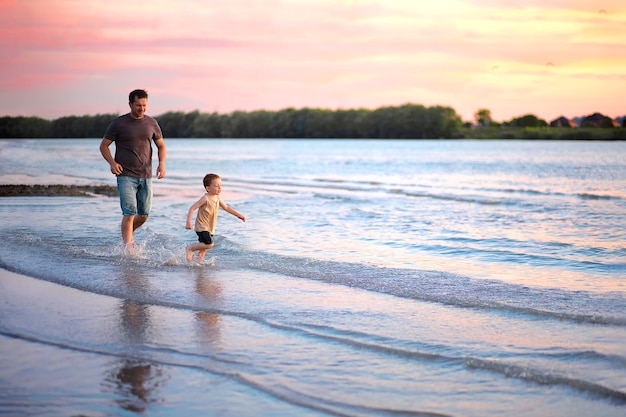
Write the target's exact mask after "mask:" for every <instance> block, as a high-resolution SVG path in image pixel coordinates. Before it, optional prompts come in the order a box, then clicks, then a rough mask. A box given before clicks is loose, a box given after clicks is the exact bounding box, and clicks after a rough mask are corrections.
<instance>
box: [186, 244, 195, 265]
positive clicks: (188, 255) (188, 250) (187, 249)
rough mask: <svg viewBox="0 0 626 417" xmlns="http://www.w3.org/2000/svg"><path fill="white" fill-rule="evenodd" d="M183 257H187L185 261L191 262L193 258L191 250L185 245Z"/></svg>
mask: <svg viewBox="0 0 626 417" xmlns="http://www.w3.org/2000/svg"><path fill="white" fill-rule="evenodd" d="M185 257H186V258H187V262H191V260H192V259H193V251H192V250H190V249H189V246H185Z"/></svg>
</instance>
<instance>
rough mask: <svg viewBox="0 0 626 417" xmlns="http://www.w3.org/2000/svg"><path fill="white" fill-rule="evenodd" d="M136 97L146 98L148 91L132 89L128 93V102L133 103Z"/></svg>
mask: <svg viewBox="0 0 626 417" xmlns="http://www.w3.org/2000/svg"><path fill="white" fill-rule="evenodd" d="M135 97H137V98H148V92H147V91H146V90H133V91H131V92H130V94H129V95H128V102H129V103H133V102H134V101H135Z"/></svg>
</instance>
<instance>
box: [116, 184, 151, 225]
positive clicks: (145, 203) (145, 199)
mask: <svg viewBox="0 0 626 417" xmlns="http://www.w3.org/2000/svg"><path fill="white" fill-rule="evenodd" d="M117 190H118V191H119V193H120V206H121V207H122V214H123V215H124V216H134V215H139V216H147V215H149V214H150V209H151V208H152V178H135V177H127V176H119V177H117Z"/></svg>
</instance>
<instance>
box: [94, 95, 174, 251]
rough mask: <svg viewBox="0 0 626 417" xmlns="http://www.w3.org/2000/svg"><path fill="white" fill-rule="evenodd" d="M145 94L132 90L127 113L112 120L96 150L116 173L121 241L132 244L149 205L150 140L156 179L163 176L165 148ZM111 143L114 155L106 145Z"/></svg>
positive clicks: (150, 201) (148, 210)
mask: <svg viewBox="0 0 626 417" xmlns="http://www.w3.org/2000/svg"><path fill="white" fill-rule="evenodd" d="M147 104H148V93H147V92H146V91H145V90H133V91H131V93H130V94H129V95H128V105H129V106H130V113H127V114H125V115H123V116H120V117H118V118H116V119H114V120H113V121H112V122H111V124H110V125H109V127H108V128H107V130H106V132H105V133H104V137H103V138H102V142H101V143H100V153H101V154H102V156H103V157H104V159H106V161H107V162H108V163H109V165H110V166H111V173H112V174H113V175H116V176H117V189H118V191H119V193H120V205H121V207H122V240H123V241H124V244H125V245H126V248H127V250H132V249H133V247H134V242H135V241H134V238H133V234H134V232H135V230H137V228H139V227H141V225H142V224H144V223H145V222H146V220H148V215H149V214H150V209H151V208H152V141H154V144H155V145H156V147H157V149H158V156H159V166H158V168H157V170H156V175H157V178H159V179H161V178H163V177H165V158H166V156H167V150H166V149H165V141H164V140H163V134H162V132H161V127H160V126H159V124H158V123H157V121H156V120H154V119H153V118H152V117H150V116H147V115H146V114H145V113H146V106H147ZM113 142H115V158H113V156H112V155H111V151H110V149H109V147H110V146H111V144H112V143H113Z"/></svg>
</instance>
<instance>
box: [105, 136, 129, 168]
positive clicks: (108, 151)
mask: <svg viewBox="0 0 626 417" xmlns="http://www.w3.org/2000/svg"><path fill="white" fill-rule="evenodd" d="M112 143H113V141H112V140H111V139H107V138H103V139H102V142H100V153H101V154H102V157H103V158H104V159H105V160H106V161H107V162H108V163H109V166H110V167H111V173H112V174H113V175H120V174H121V173H122V171H123V170H124V168H122V166H121V165H120V164H118V163H117V162H116V161H115V158H113V155H112V154H111V149H109V146H111V144H112Z"/></svg>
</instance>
